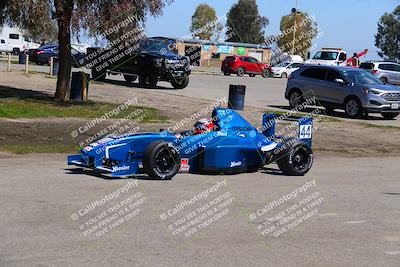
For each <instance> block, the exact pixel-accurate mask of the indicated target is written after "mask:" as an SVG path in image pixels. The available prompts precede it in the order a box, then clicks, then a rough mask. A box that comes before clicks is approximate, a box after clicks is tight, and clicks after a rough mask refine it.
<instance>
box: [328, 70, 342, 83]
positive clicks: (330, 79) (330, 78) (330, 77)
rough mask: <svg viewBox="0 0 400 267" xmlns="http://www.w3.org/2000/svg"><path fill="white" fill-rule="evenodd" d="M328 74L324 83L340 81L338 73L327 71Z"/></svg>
mask: <svg viewBox="0 0 400 267" xmlns="http://www.w3.org/2000/svg"><path fill="white" fill-rule="evenodd" d="M327 72H328V74H327V76H326V81H328V82H335V80H336V79H342V77H341V76H340V73H339V72H337V71H334V70H327Z"/></svg>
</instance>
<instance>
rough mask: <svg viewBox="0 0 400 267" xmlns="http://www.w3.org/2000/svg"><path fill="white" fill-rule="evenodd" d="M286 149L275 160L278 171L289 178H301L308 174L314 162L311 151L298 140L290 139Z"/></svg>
mask: <svg viewBox="0 0 400 267" xmlns="http://www.w3.org/2000/svg"><path fill="white" fill-rule="evenodd" d="M285 145H287V148H286V149H285V150H284V151H283V152H282V153H281V154H280V155H279V158H278V160H277V163H278V167H279V169H280V170H281V171H282V172H283V173H284V174H285V175H289V176H303V175H305V174H306V173H308V172H309V171H310V169H311V167H312V164H313V161H314V154H313V152H312V149H311V148H310V147H309V146H307V145H305V144H304V143H303V142H301V141H300V140H295V139H291V140H289V141H288V142H287V143H285Z"/></svg>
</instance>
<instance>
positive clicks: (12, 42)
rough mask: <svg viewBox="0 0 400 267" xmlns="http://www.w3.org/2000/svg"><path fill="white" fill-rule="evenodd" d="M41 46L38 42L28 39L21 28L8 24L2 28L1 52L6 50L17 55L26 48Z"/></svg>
mask: <svg viewBox="0 0 400 267" xmlns="http://www.w3.org/2000/svg"><path fill="white" fill-rule="evenodd" d="M39 46H40V45H39V44H37V43H33V42H30V41H29V40H26V39H25V38H24V35H23V33H22V31H21V30H20V29H19V28H11V27H7V26H5V27H3V28H0V53H1V52H5V53H13V54H15V55H16V54H19V52H21V51H24V50H25V49H32V48H38V47H39Z"/></svg>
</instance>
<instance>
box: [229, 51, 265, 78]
mask: <svg viewBox="0 0 400 267" xmlns="http://www.w3.org/2000/svg"><path fill="white" fill-rule="evenodd" d="M221 71H222V72H223V73H224V75H226V76H228V75H231V74H237V76H239V77H242V76H243V75H245V74H249V76H250V77H254V76H256V75H262V76H263V77H264V78H267V77H269V76H271V74H272V69H271V67H270V66H268V64H264V63H261V62H260V61H258V60H257V59H255V58H253V57H249V56H227V57H226V58H225V59H224V61H223V62H222V65H221Z"/></svg>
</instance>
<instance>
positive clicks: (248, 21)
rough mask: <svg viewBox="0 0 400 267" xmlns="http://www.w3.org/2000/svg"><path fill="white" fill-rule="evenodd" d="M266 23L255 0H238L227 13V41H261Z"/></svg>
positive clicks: (257, 42) (258, 42)
mask: <svg viewBox="0 0 400 267" xmlns="http://www.w3.org/2000/svg"><path fill="white" fill-rule="evenodd" d="M268 24H269V22H268V19H267V18H266V17H262V16H260V14H259V12H258V6H257V3H256V0H239V2H238V3H236V4H234V5H233V6H232V7H231V9H230V10H229V12H228V15H227V24H226V25H227V27H228V30H227V32H226V36H227V41H229V42H243V43H255V44H260V43H263V42H264V33H265V27H266V26H267V25H268Z"/></svg>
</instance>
